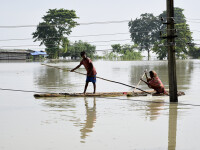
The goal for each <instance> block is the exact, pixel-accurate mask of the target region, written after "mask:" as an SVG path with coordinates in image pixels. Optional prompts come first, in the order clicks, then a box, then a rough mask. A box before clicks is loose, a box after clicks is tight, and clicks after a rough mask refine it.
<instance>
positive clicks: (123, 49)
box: [109, 44, 142, 60]
mask: <svg viewBox="0 0 200 150" xmlns="http://www.w3.org/2000/svg"><path fill="white" fill-rule="evenodd" d="M111 47H112V52H111V53H110V54H109V57H111V56H113V57H115V58H117V57H116V56H117V55H116V54H113V53H117V54H119V55H120V57H121V59H122V60H140V59H142V55H141V53H140V52H136V48H137V45H129V44H125V45H120V44H114V45H111Z"/></svg>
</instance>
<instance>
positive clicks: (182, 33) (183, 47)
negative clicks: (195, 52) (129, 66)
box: [153, 7, 193, 60]
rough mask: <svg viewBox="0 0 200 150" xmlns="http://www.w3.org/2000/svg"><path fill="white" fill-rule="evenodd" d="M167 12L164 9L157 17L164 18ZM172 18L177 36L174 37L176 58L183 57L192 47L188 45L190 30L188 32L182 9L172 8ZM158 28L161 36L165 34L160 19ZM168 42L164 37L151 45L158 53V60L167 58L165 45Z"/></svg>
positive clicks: (167, 44) (164, 26)
mask: <svg viewBox="0 0 200 150" xmlns="http://www.w3.org/2000/svg"><path fill="white" fill-rule="evenodd" d="M166 16H167V14H166V11H163V13H162V14H160V15H159V16H158V17H159V18H161V17H162V18H166ZM174 20H175V23H176V24H175V29H176V30H175V31H176V33H175V34H176V35H177V37H176V38H175V43H176V45H175V51H176V58H178V59H185V58H187V56H188V55H189V54H190V53H189V51H190V49H193V46H189V45H188V44H189V43H192V41H193V39H192V32H190V29H189V25H188V24H187V23H186V19H185V16H184V14H183V9H181V8H177V7H176V8H174ZM158 26H159V28H160V29H159V30H160V31H162V34H163V36H166V30H167V29H166V25H163V24H162V22H161V21H160V22H159V23H158ZM169 44H170V43H167V40H166V39H161V40H160V41H158V42H155V45H154V47H153V51H154V52H155V53H156V54H157V55H158V58H159V59H160V60H162V59H164V58H167V53H168V51H167V46H169Z"/></svg>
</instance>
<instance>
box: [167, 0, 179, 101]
mask: <svg viewBox="0 0 200 150" xmlns="http://www.w3.org/2000/svg"><path fill="white" fill-rule="evenodd" d="M174 31H175V30H174V1H173V0H167V47H168V76H169V95H170V102H178V96H177V80H176V58H175V40H174V38H175V35H174Z"/></svg>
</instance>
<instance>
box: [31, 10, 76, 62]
mask: <svg viewBox="0 0 200 150" xmlns="http://www.w3.org/2000/svg"><path fill="white" fill-rule="evenodd" d="M77 18H78V17H77V16H76V13H75V11H74V10H66V9H49V11H47V14H46V15H45V16H43V17H42V19H43V22H41V23H39V25H38V26H37V29H36V31H35V32H34V33H32V35H33V38H34V42H36V41H41V42H40V45H43V44H44V45H45V46H46V51H47V54H48V55H49V58H57V57H59V56H60V55H61V54H62V53H65V52H66V51H67V45H68V43H69V40H68V38H67V37H66V36H68V35H70V33H71V32H72V31H71V30H72V28H74V27H75V26H77V25H78V23H77V22H76V21H74V19H77Z"/></svg>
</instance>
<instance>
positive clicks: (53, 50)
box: [32, 8, 200, 60]
mask: <svg viewBox="0 0 200 150" xmlns="http://www.w3.org/2000/svg"><path fill="white" fill-rule="evenodd" d="M174 14H175V15H174V16H175V17H174V19H175V23H176V24H175V29H176V35H177V38H176V39H175V43H176V45H175V49H176V57H177V59H185V58H187V57H188V56H191V57H193V58H199V57H200V48H199V47H196V46H195V44H194V42H193V41H194V40H193V38H192V32H191V31H190V29H189V25H188V24H187V21H186V18H185V16H184V14H183V9H181V8H175V9H174ZM158 18H163V19H162V20H160V19H158ZM42 19H43V21H42V22H40V23H39V24H38V26H37V28H36V31H35V32H34V33H32V35H33V39H34V41H35V42H36V41H40V45H45V47H46V49H45V50H46V52H47V54H48V56H49V58H58V57H60V56H64V57H66V56H69V57H72V58H77V57H79V53H80V52H81V51H86V53H87V54H88V56H89V57H91V58H93V57H94V54H95V52H96V46H95V45H91V44H89V43H87V42H83V41H75V42H71V41H69V39H68V36H69V35H70V34H71V32H72V28H75V27H76V26H78V25H79V24H78V23H77V21H76V20H77V19H79V17H77V15H76V12H75V11H74V10H66V9H49V10H48V11H47V14H46V15H44V16H43V17H42ZM165 20H166V11H163V12H162V13H161V14H160V15H158V16H154V15H153V14H152V13H145V14H141V15H140V18H136V19H135V20H133V21H132V20H131V21H130V22H129V23H128V27H129V32H130V37H131V39H132V41H133V43H134V44H133V45H128V44H125V45H120V44H113V45H111V47H112V51H111V52H109V53H107V54H106V55H107V56H108V57H120V58H121V59H128V60H135V59H142V55H141V52H142V51H147V53H148V59H149V58H150V53H151V52H153V53H156V54H157V57H158V59H160V60H163V59H166V58H167V45H168V44H169V43H167V41H166V39H164V38H161V37H163V36H166V30H167V29H166V25H165V24H163V22H162V21H165Z"/></svg>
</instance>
